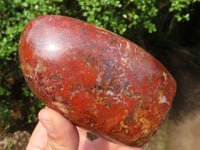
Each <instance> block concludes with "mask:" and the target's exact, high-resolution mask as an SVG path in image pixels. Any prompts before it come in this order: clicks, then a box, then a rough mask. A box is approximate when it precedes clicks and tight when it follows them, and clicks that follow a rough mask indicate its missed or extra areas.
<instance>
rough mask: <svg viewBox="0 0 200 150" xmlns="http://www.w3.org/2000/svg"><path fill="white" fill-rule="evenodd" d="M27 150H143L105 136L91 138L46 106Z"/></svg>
mask: <svg viewBox="0 0 200 150" xmlns="http://www.w3.org/2000/svg"><path fill="white" fill-rule="evenodd" d="M38 116H39V122H38V124H37V126H36V128H35V130H34V131H33V133H32V136H31V139H30V141H29V143H28V146H27V149H26V150H102V149H103V150H143V148H133V147H128V146H124V145H118V144H115V143H112V142H110V141H108V140H105V139H103V138H98V139H96V140H93V141H91V140H89V139H88V138H87V131H86V130H84V129H81V128H79V127H76V126H74V125H73V124H72V123H71V122H70V121H69V120H67V119H66V118H64V117H63V116H62V115H61V114H59V113H58V112H56V111H54V110H52V109H50V108H44V109H43V110H41V111H40V112H39V115H38Z"/></svg>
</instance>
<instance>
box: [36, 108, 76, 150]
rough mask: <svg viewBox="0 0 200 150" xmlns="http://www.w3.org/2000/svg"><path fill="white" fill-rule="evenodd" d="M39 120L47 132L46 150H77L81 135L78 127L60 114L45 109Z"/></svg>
mask: <svg viewBox="0 0 200 150" xmlns="http://www.w3.org/2000/svg"><path fill="white" fill-rule="evenodd" d="M39 120H40V122H41V124H42V125H43V127H44V128H45V129H46V131H47V144H46V147H45V150H77V149H78V143H79V135H78V131H77V129H76V127H75V126H74V125H73V124H72V123H71V122H70V121H68V120H67V119H66V118H64V117H63V116H62V115H61V114H59V113H58V112H56V111H54V110H52V109H50V108H45V109H43V110H41V111H40V112H39Z"/></svg>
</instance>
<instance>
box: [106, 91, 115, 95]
mask: <svg viewBox="0 0 200 150" xmlns="http://www.w3.org/2000/svg"><path fill="white" fill-rule="evenodd" d="M106 95H110V96H113V95H114V93H113V92H112V91H107V92H106Z"/></svg>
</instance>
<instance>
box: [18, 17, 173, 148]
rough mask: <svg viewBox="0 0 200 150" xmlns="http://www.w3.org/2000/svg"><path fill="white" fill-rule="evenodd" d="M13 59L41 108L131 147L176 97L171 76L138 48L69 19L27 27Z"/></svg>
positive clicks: (157, 122) (150, 131) (143, 140)
mask: <svg viewBox="0 0 200 150" xmlns="http://www.w3.org/2000/svg"><path fill="white" fill-rule="evenodd" d="M19 56H20V62H21V66H22V71H23V74H24V77H25V79H26V81H27V83H28V85H29V87H30V89H31V90H32V91H33V92H34V94H35V95H36V96H37V97H38V98H39V99H40V100H41V101H42V102H43V103H44V104H46V105H47V106H48V107H50V108H53V109H54V110H56V111H58V112H60V113H61V114H63V115H64V116H65V117H66V118H68V119H69V120H71V121H72V122H73V123H74V124H75V125H78V126H80V127H82V128H85V129H87V130H89V131H91V132H93V133H96V134H97V135H100V136H102V137H104V138H107V139H109V140H112V141H115V142H116V141H118V142H121V143H124V144H126V145H130V146H142V145H144V144H145V143H147V142H148V141H149V140H150V138H151V137H152V136H153V135H154V134H155V132H156V130H157V129H158V127H159V126H160V125H161V122H162V121H163V120H164V118H165V117H166V115H167V114H168V113H169V111H170V108H171V105H172V100H173V97H174V95H175V91H176V82H175V80H174V79H173V77H172V76H171V74H170V73H169V72H168V71H167V70H166V68H165V67H164V66H163V65H162V64H161V63H160V62H158V61H157V60H156V59H155V58H153V57H152V56H151V55H150V54H149V53H148V52H146V51H145V50H144V49H142V48H141V47H139V46H138V45H136V44H134V43H132V42H131V41H129V40H127V39H125V38H123V37H121V36H119V35H116V34H114V33H112V32H109V31H107V30H104V29H102V28H99V27H96V26H94V25H91V24H88V23H86V22H83V21H80V20H77V19H73V18H69V17H64V16H56V15H47V16H41V17H38V18H35V19H34V20H32V21H31V22H30V23H29V24H28V25H27V26H26V27H25V29H24V31H23V33H22V35H21V38H20V43H19ZM61 130H62V129H61Z"/></svg>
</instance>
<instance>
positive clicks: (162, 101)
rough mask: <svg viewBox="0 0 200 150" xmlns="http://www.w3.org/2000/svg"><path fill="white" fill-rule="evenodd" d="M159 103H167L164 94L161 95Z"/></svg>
mask: <svg viewBox="0 0 200 150" xmlns="http://www.w3.org/2000/svg"><path fill="white" fill-rule="evenodd" d="M159 104H168V102H167V98H166V97H165V96H163V97H162V98H161V99H160V101H159Z"/></svg>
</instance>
